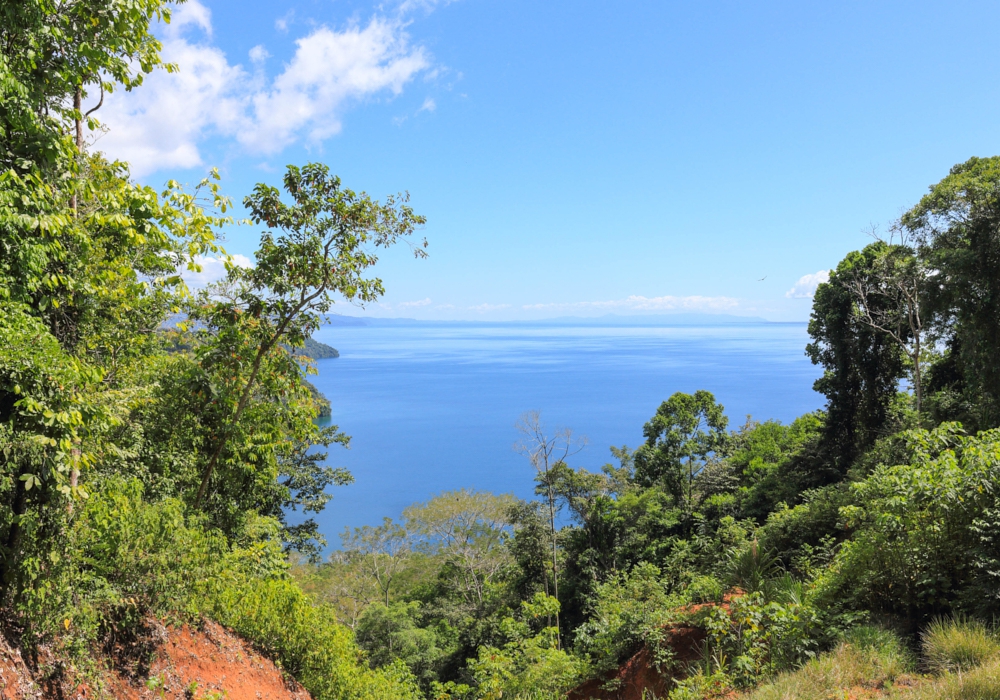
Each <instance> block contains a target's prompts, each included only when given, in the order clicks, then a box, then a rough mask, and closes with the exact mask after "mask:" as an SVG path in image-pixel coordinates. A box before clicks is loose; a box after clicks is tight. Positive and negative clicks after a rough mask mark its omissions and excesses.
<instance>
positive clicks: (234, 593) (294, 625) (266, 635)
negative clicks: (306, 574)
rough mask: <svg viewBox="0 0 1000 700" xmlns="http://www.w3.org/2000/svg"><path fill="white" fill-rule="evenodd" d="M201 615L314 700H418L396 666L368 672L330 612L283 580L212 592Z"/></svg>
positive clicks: (412, 685)
mask: <svg viewBox="0 0 1000 700" xmlns="http://www.w3.org/2000/svg"><path fill="white" fill-rule="evenodd" d="M202 605H203V607H204V613H205V614H206V615H208V616H209V617H211V618H213V619H215V620H218V621H219V622H221V623H222V624H224V625H226V626H228V627H232V628H233V629H234V630H235V631H236V632H237V633H238V634H241V635H243V636H244V637H246V638H247V639H251V640H253V641H254V643H255V644H256V645H257V646H258V647H260V648H262V649H264V650H265V651H266V652H268V653H269V654H270V655H271V656H272V657H273V658H275V659H276V660H277V661H278V662H280V664H281V666H282V668H284V669H286V670H287V671H288V672H289V673H291V674H292V675H293V676H294V677H295V678H296V679H297V680H298V681H299V682H300V683H302V685H304V686H305V687H306V689H307V690H309V692H310V693H311V694H312V696H313V697H315V698H317V700H326V699H327V698H329V699H330V700H333V699H334V698H336V699H337V700H341V699H345V700H347V699H350V700H354V699H357V700H362V699H365V700H367V699H368V698H371V699H372V700H376V699H378V700H381V698H387V697H391V698H400V699H401V700H406V699H408V698H418V697H419V691H418V690H417V687H416V683H415V682H414V680H413V677H412V676H411V674H410V673H409V670H408V669H407V668H406V667H405V666H404V665H403V664H401V663H397V664H391V665H389V666H388V667H386V668H385V669H383V670H380V671H372V670H369V669H367V668H365V666H364V665H362V663H361V661H362V655H361V652H360V650H359V649H358V648H357V647H356V646H355V644H354V641H353V639H352V636H351V633H350V632H349V631H348V630H347V629H345V628H344V627H343V626H341V625H339V624H338V623H337V619H336V616H335V615H334V613H333V611H332V609H330V608H328V607H323V606H317V605H313V604H312V603H311V602H310V600H309V599H308V597H306V595H305V594H304V593H302V591H301V590H300V589H299V588H298V587H297V586H296V585H295V584H294V583H293V582H292V581H289V580H285V579H271V580H267V579H264V580H261V579H251V580H250V581H248V582H247V583H244V584H242V585H239V584H237V585H232V586H225V587H224V588H221V589H220V590H216V591H213V592H212V593H211V595H210V596H207V599H206V600H205V601H204V602H203V603H202Z"/></svg>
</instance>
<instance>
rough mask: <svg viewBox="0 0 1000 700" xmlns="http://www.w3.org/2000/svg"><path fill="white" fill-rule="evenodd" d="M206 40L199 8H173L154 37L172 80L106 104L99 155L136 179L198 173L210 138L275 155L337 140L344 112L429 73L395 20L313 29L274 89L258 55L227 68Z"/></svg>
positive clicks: (260, 50)
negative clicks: (125, 166) (172, 67)
mask: <svg viewBox="0 0 1000 700" xmlns="http://www.w3.org/2000/svg"><path fill="white" fill-rule="evenodd" d="M211 36H212V24H211V13H210V11H209V10H208V8H207V7H206V6H205V5H203V4H201V2H199V0H190V1H189V2H187V3H185V4H183V5H180V6H179V7H178V9H177V11H176V12H175V13H174V19H173V21H172V23H171V24H170V25H167V27H166V28H164V30H163V31H162V32H161V37H162V42H163V51H162V55H163V58H164V60H165V61H169V62H171V63H174V64H176V65H177V66H178V70H177V71H176V72H175V73H167V72H166V71H162V70H160V71H156V72H155V73H153V74H152V75H150V76H148V77H147V79H146V80H145V82H144V84H143V86H142V87H141V88H140V89H138V90H135V91H134V92H131V93H126V92H124V91H118V92H116V93H114V94H113V95H111V96H109V99H108V100H107V101H106V102H105V107H104V109H103V110H102V111H101V112H99V113H98V114H99V116H100V117H101V118H102V120H103V121H104V122H105V124H107V126H108V127H109V131H108V133H107V134H105V135H104V136H103V137H101V139H100V141H99V142H98V144H97V146H98V148H100V149H101V150H104V151H105V152H107V153H108V154H110V155H112V156H113V157H116V158H121V159H122V160H127V161H129V162H130V163H131V164H132V171H133V173H134V174H136V175H145V174H148V173H150V172H153V171H155V170H159V169H161V168H168V167H172V168H178V167H179V168H190V167H195V166H199V165H203V164H204V163H203V160H202V153H201V150H200V148H199V144H200V143H201V142H202V141H203V140H204V139H205V138H206V137H209V136H213V135H214V136H223V137H227V138H233V139H235V140H236V141H238V142H239V143H241V144H242V145H243V146H244V147H245V148H247V149H248V150H249V151H251V152H254V153H259V154H274V153H277V152H279V151H281V150H282V149H283V148H285V147H286V146H288V145H290V144H292V143H295V142H297V141H307V142H310V143H317V142H320V141H322V140H324V139H326V138H329V137H330V136H333V135H335V134H337V133H338V132H339V131H340V129H341V121H340V117H341V115H342V113H343V111H344V110H345V109H346V108H347V107H348V106H349V105H350V104H351V103H353V102H356V101H360V100H363V99H365V98H370V97H373V96H375V95H379V94H384V93H388V94H391V95H398V94H399V93H400V92H402V90H403V87H404V86H405V85H406V83H407V82H408V81H410V80H411V79H412V78H413V77H414V76H416V75H417V74H418V73H420V72H421V71H425V70H427V69H428V68H429V67H430V65H431V61H430V57H429V56H428V54H427V52H426V50H425V49H424V48H423V47H420V46H413V45H412V44H411V43H410V40H409V36H408V35H407V33H406V31H405V22H404V21H403V20H402V19H388V18H385V17H374V18H373V19H371V20H370V21H369V22H368V23H367V24H366V25H362V24H358V23H355V24H350V25H348V26H346V27H344V28H342V29H339V30H338V29H331V28H329V27H326V26H320V27H317V28H315V29H313V30H312V32H311V33H310V34H308V35H307V36H304V37H302V38H300V39H298V40H297V41H296V50H295V54H294V55H293V57H292V59H291V60H290V61H289V62H288V63H287V64H286V65H285V67H284V69H283V71H282V72H281V73H280V74H279V75H277V76H276V77H274V78H273V80H269V79H268V78H267V77H266V76H265V75H264V72H263V64H264V61H265V60H266V59H267V58H268V53H267V50H266V49H265V48H264V47H263V46H255V47H254V48H253V49H251V51H250V55H249V58H250V61H251V62H252V63H253V64H254V66H255V68H256V70H255V71H254V72H253V73H251V72H249V71H247V70H246V69H244V68H243V66H241V65H239V64H236V65H232V64H230V63H229V60H228V58H227V57H226V55H225V54H224V53H223V52H222V51H221V50H220V49H219V48H218V47H217V46H214V45H213V44H212V43H211V42H210V39H211Z"/></svg>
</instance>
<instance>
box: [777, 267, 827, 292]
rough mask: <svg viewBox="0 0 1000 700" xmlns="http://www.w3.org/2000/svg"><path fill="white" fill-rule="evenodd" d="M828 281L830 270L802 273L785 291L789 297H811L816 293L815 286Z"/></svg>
mask: <svg viewBox="0 0 1000 700" xmlns="http://www.w3.org/2000/svg"><path fill="white" fill-rule="evenodd" d="M829 281H830V271H829V270H820V271H819V272H814V273H813V274H811V275H803V276H802V277H800V278H799V281H798V282H796V283H795V286H793V287H792V288H791V289H789V290H788V291H787V292H785V296H786V297H788V298H789V299H812V298H813V295H814V294H815V293H816V287H818V286H819V285H820V284H822V283H824V282H829Z"/></svg>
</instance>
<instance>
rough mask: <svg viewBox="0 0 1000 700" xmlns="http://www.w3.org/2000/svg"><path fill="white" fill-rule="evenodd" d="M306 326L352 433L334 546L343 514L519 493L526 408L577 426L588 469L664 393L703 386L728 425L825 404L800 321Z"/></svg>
mask: <svg viewBox="0 0 1000 700" xmlns="http://www.w3.org/2000/svg"><path fill="white" fill-rule="evenodd" d="M314 337H315V338H316V339H317V340H320V341H322V342H324V343H327V344H329V345H332V346H334V347H335V348H337V349H338V350H339V351H340V357H339V358H336V359H328V360H320V361H319V362H317V369H318V370H319V374H318V376H316V377H313V378H312V381H313V383H314V384H316V386H317V387H318V388H319V389H320V391H322V392H323V393H324V394H325V395H326V396H327V398H329V399H330V403H331V405H332V418H331V420H332V422H333V423H335V424H337V425H339V426H340V428H341V429H342V430H344V431H345V432H346V433H348V434H349V435H351V437H352V440H351V446H350V449H349V450H343V449H341V448H338V447H332V448H331V452H330V459H329V463H330V464H331V465H333V466H344V467H347V468H349V469H350V470H351V472H352V473H353V474H354V477H355V483H354V484H352V485H349V486H345V487H340V488H337V489H335V491H334V499H333V501H331V503H330V504H329V505H328V506H327V508H326V510H325V511H324V512H323V513H321V514H320V516H319V517H318V518H317V520H318V522H319V523H320V528H321V531H322V532H323V533H324V534H326V536H327V537H328V539H329V540H330V544H331V545H332V546H336V545H337V544H338V542H339V539H338V535H339V533H340V532H342V531H343V529H344V527H345V526H351V527H356V526H359V525H364V524H377V523H380V522H381V520H382V518H383V517H384V516H389V517H393V518H396V517H398V516H399V515H400V513H401V511H402V509H403V508H404V507H406V506H407V505H409V504H411V503H413V502H415V501H422V500H426V499H428V498H429V497H430V496H432V495H433V494H435V493H439V492H441V491H445V490H450V489H457V488H461V487H471V488H476V489H485V490H490V491H494V492H497V493H501V492H512V493H514V494H516V495H518V496H520V497H523V498H529V497H531V496H532V493H533V482H532V477H533V472H532V469H531V467H530V465H529V464H528V462H527V460H526V459H525V458H524V457H523V456H521V455H519V454H517V453H516V452H515V451H514V449H513V445H514V443H515V442H516V441H517V439H518V434H517V432H516V430H515V428H514V424H515V422H516V421H517V419H518V417H519V416H520V415H521V414H522V413H523V412H525V411H528V410H538V411H540V412H541V414H542V419H543V421H544V423H545V424H546V425H548V426H549V427H550V428H552V429H555V428H560V427H568V428H571V429H572V430H573V432H574V433H575V434H577V435H581V436H586V437H587V438H588V440H589V445H588V446H587V447H586V448H585V449H584V450H583V452H581V453H580V454H578V455H577V456H576V457H575V458H574V459H573V460H572V466H574V467H580V466H583V467H587V468H591V469H598V468H599V467H600V466H601V465H602V464H604V463H606V462H609V461H612V460H611V454H610V452H609V450H608V447H609V446H610V445H616V446H621V445H628V446H630V447H637V446H638V445H639V444H641V442H642V426H643V423H645V422H646V421H647V420H649V418H650V417H651V416H652V415H653V414H654V413H655V411H656V408H657V406H659V404H660V402H661V401H663V400H665V399H666V398H667V397H669V396H670V395H671V394H672V393H673V392H675V391H685V392H693V391H696V390H698V389H707V390H709V391H711V392H712V393H714V394H715V397H716V399H717V400H718V401H719V402H721V403H722V404H723V405H724V406H725V408H726V413H727V414H728V416H729V418H730V425H731V426H732V427H735V426H736V425H738V424H742V422H743V421H744V420H745V417H746V415H747V414H751V415H753V417H754V418H755V419H758V420H764V419H768V418H775V419H778V420H781V421H784V422H787V421H790V420H792V419H794V418H795V417H796V416H799V415H801V414H803V413H806V412H808V411H812V410H814V409H816V408H819V407H820V406H821V405H822V400H821V399H822V397H820V396H819V395H818V394H816V393H815V392H813V390H812V384H813V381H815V379H816V378H817V376H819V370H818V369H817V368H816V367H814V366H813V365H812V364H811V363H810V362H809V360H808V358H806V357H805V355H804V347H805V345H806V342H807V335H806V327H805V324H784V323H780V324H779V323H742V324H730V325H716V326H674V327H663V326H661V327H635V326H632V327H620V326H619V327H615V326H593V325H587V326H583V325H581V326H573V325H566V324H552V325H546V324H537V323H533V324H515V323H509V324H497V323H493V324H471V323H462V324H458V323H451V324H443V323H437V324H435V323H415V324H405V325H404V324H401V325H373V326H325V327H323V328H322V329H320V330H319V331H318V332H317V333H316V334H315V336H314Z"/></svg>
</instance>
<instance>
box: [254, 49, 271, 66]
mask: <svg viewBox="0 0 1000 700" xmlns="http://www.w3.org/2000/svg"><path fill="white" fill-rule="evenodd" d="M270 57H271V54H269V53H268V52H267V49H265V48H264V45H263V44H257V45H256V46H254V47H253V48H252V49H250V61H251V62H252V63H254V64H258V63H263V62H264V61H266V60H267V59H268V58H270Z"/></svg>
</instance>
